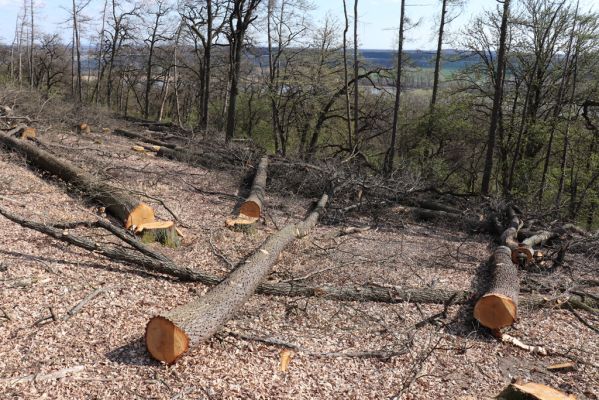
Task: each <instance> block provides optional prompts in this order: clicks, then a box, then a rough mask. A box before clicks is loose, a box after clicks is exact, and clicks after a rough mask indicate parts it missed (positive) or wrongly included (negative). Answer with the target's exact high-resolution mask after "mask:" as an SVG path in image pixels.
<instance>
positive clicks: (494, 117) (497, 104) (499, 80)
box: [481, 0, 510, 194]
mask: <svg viewBox="0 0 599 400" xmlns="http://www.w3.org/2000/svg"><path fill="white" fill-rule="evenodd" d="M509 14H510V0H504V2H503V15H502V17H501V28H500V33H499V52H498V54H497V74H496V77H495V93H494V95H493V110H492V112H491V124H490V127H489V137H488V140H487V154H486V157H485V167H484V171H483V179H482V184H481V193H482V194H488V193H489V184H490V182H491V174H492V173H493V154H494V152H495V137H496V131H497V125H498V120H499V109H500V108H501V103H502V97H503V70H504V68H505V53H506V39H507V30H508V18H509Z"/></svg>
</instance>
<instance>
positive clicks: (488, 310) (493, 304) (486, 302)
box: [474, 293, 517, 329]
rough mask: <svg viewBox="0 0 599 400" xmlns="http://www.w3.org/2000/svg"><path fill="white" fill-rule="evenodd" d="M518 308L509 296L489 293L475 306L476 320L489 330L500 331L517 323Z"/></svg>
mask: <svg viewBox="0 0 599 400" xmlns="http://www.w3.org/2000/svg"><path fill="white" fill-rule="evenodd" d="M516 314H517V306H516V304H515V303H514V301H513V300H512V299H510V298H509V297H507V296H504V295H501V294H497V293H489V294H486V295H484V296H483V297H481V298H480V300H478V301H477V302H476V305H475V306H474V318H476V319H477V320H478V322H480V323H481V325H483V326H486V327H487V328H489V329H500V328H503V327H506V326H510V325H512V324H513V323H514V322H515V321H516Z"/></svg>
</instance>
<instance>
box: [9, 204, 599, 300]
mask: <svg viewBox="0 0 599 400" xmlns="http://www.w3.org/2000/svg"><path fill="white" fill-rule="evenodd" d="M0 215H3V216H4V217H6V218H7V219H9V220H11V221H13V222H14V223H17V224H19V225H21V226H23V227H25V228H28V229H33V230H35V231H37V232H40V233H43V234H45V235H48V236H50V237H52V238H53V239H56V240H58V241H61V242H64V243H67V244H71V245H74V246H76V247H79V248H82V249H84V250H87V251H91V252H94V253H95V254H99V255H102V256H104V257H106V258H108V259H110V260H113V261H117V262H121V263H126V264H129V265H132V266H136V267H137V268H139V269H141V270H143V271H146V272H152V273H159V274H164V275H168V276H171V277H175V278H177V279H180V280H181V281H184V282H199V283H202V284H205V285H209V286H213V285H217V284H219V283H220V282H222V280H223V279H222V278H221V277H219V276H217V275H213V274H210V273H207V272H202V271H197V270H193V269H191V268H189V267H184V266H180V265H178V264H176V263H175V262H174V261H173V260H172V259H170V258H168V257H166V256H165V255H164V254H162V253H160V252H157V251H156V250H154V249H152V248H150V247H147V246H146V245H144V244H143V243H141V242H140V241H138V240H135V239H134V238H132V237H131V235H130V234H129V233H128V232H126V231H125V230H123V229H121V228H119V227H117V226H115V225H112V224H111V223H110V222H108V221H106V220H103V219H98V220H96V221H88V222H76V223H71V224H54V225H53V224H49V223H39V222H35V221H30V220H27V219H24V218H22V217H20V216H18V215H16V214H14V213H12V212H10V211H9V210H7V209H5V208H3V207H1V206H0ZM78 226H86V227H90V228H93V227H99V228H102V229H105V230H107V231H109V232H110V233H112V234H114V235H115V236H117V237H118V238H119V239H121V240H123V241H124V242H125V243H127V244H129V245H130V246H132V247H133V249H134V250H133V249H129V248H127V247H126V246H119V247H109V246H106V245H103V244H100V243H97V242H96V241H94V240H91V239H89V238H87V237H83V236H78V235H76V234H73V233H71V232H69V231H68V229H71V228H74V227H78ZM257 292H258V293H260V294H265V295H270V296H290V297H319V298H321V299H326V300H336V301H359V302H379V303H389V304H398V303H405V302H409V303H421V304H447V303H451V304H466V303H470V302H472V301H473V300H474V299H475V297H476V293H473V292H470V291H467V290H444V289H434V288H405V287H401V286H395V285H390V284H377V283H367V284H364V285H343V286H336V285H328V284H324V285H310V284H305V283H302V282H300V281H293V280H292V281H287V282H277V281H267V282H263V283H261V284H260V285H259V286H258V289H257ZM519 305H520V306H522V307H526V308H542V307H548V308H559V307H568V306H572V307H575V308H580V309H585V310H588V309H592V310H596V309H598V308H599V299H597V298H596V297H595V296H590V295H589V296H587V295H585V294H584V293H580V294H576V293H568V294H564V295H560V296H555V297H546V296H541V295H527V296H525V297H522V298H521V299H520V300H519Z"/></svg>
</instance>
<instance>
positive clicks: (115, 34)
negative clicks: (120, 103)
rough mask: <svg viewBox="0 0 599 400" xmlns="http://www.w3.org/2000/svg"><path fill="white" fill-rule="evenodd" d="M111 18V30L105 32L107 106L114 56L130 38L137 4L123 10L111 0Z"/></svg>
mask: <svg viewBox="0 0 599 400" xmlns="http://www.w3.org/2000/svg"><path fill="white" fill-rule="evenodd" d="M111 5H112V8H111V16H112V18H111V20H110V22H109V25H110V27H111V30H110V31H108V32H107V34H108V36H109V37H110V58H109V59H108V76H107V77H106V78H107V81H106V104H107V105H108V107H110V106H111V104H112V94H113V81H112V78H113V72H114V66H115V62H116V58H117V56H118V55H119V51H120V50H121V47H122V45H123V42H124V41H125V40H127V39H129V38H131V34H132V30H133V26H132V24H131V19H132V18H133V17H136V16H138V11H139V6H138V5H136V4H130V5H129V7H128V8H127V10H123V9H122V6H121V4H120V3H119V2H118V1H117V0H112V4H111Z"/></svg>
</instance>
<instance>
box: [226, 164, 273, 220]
mask: <svg viewBox="0 0 599 400" xmlns="http://www.w3.org/2000/svg"><path fill="white" fill-rule="evenodd" d="M267 169H268V157H266V156H264V157H262V158H261V159H260V163H259V164H258V168H257V169H256V175H254V181H253V182H252V188H251V190H250V195H249V196H248V198H247V199H246V200H245V201H244V202H243V203H242V204H241V207H240V208H239V214H238V215H237V217H236V218H229V219H227V221H226V225H227V226H229V227H235V226H247V225H253V224H254V223H255V222H256V221H258V220H259V219H260V215H261V214H262V205H263V203H264V195H265V191H266V177H267Z"/></svg>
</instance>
